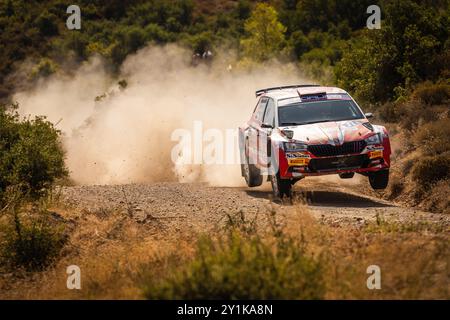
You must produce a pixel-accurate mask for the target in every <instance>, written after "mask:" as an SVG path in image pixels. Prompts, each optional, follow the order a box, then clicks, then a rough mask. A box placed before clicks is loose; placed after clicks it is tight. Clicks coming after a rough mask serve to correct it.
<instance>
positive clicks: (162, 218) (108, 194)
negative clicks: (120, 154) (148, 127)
mask: <svg viewBox="0 0 450 320" xmlns="http://www.w3.org/2000/svg"><path fill="white" fill-rule="evenodd" d="M364 188H366V186H365V181H361V182H348V181H344V182H343V181H340V180H333V179H327V180H322V179H314V178H312V179H309V180H308V179H305V180H303V181H300V182H299V183H297V185H296V186H295V193H294V194H295V199H296V200H295V201H294V203H292V202H291V201H284V202H283V203H281V202H279V201H278V202H277V201H272V200H273V199H272V195H271V191H270V190H271V189H270V184H268V183H265V184H263V186H261V187H259V188H244V187H238V188H227V187H210V186H208V185H207V184H200V183H196V184H180V183H154V184H129V185H107V186H76V187H65V188H64V189H63V190H62V198H63V199H64V202H65V203H66V204H68V205H69V206H70V207H74V208H76V209H78V210H80V212H83V211H84V212H90V213H95V214H100V215H107V214H109V213H111V212H117V211H120V212H124V213H126V214H128V215H129V216H130V217H132V218H133V219H136V220H137V221H138V222H141V223H148V224H149V226H154V232H155V235H157V234H158V235H161V236H164V234H165V233H166V232H169V233H170V232H191V231H206V230H211V229H214V228H216V227H219V226H220V225H221V223H223V222H224V221H225V220H226V219H227V214H233V213H236V212H240V211H242V212H244V213H245V214H247V215H254V214H257V213H258V212H262V211H267V209H270V208H276V209H283V208H285V207H286V208H287V207H292V206H297V205H299V203H304V204H306V205H307V207H308V208H309V211H310V213H312V214H313V216H315V217H317V218H318V219H321V220H323V221H325V222H326V223H330V224H332V225H339V224H349V223H350V224H355V225H364V224H365V223H366V222H368V221H370V220H374V219H376V217H377V215H378V216H380V217H383V218H384V219H385V220H394V221H399V222H425V223H439V225H440V226H441V227H442V226H444V227H447V226H449V225H450V217H449V216H448V215H444V214H436V213H427V212H423V211H420V210H417V209H413V208H405V207H401V206H399V205H397V204H395V203H392V202H388V201H384V200H381V199H379V198H377V197H373V196H369V195H367V192H361V190H363V189H364ZM161 226H164V228H160V227H161ZM162 230H164V231H163V232H162Z"/></svg>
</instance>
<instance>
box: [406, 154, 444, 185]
mask: <svg viewBox="0 0 450 320" xmlns="http://www.w3.org/2000/svg"><path fill="white" fill-rule="evenodd" d="M449 177H450V152H446V153H444V154H441V155H437V156H429V157H424V158H422V159H419V160H418V162H417V163H416V164H415V165H414V166H413V169H412V178H413V180H415V181H416V182H417V183H419V184H422V185H423V186H424V187H425V188H429V187H430V186H431V185H432V184H434V183H436V182H438V181H440V180H445V179H448V178H449Z"/></svg>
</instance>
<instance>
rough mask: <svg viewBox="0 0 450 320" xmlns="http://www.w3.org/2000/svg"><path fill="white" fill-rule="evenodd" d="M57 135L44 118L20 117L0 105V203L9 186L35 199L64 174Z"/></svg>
mask: <svg viewBox="0 0 450 320" xmlns="http://www.w3.org/2000/svg"><path fill="white" fill-rule="evenodd" d="M14 108H17V106H14ZM59 135H60V132H59V131H58V130H56V129H55V128H54V126H53V125H52V124H51V123H50V122H48V121H46V120H45V118H43V117H36V118H35V119H24V120H21V119H20V118H19V116H18V114H17V113H16V112H15V111H14V109H13V110H12V111H11V110H9V111H8V110H6V108H5V107H0V205H1V204H2V203H3V195H4V192H5V191H6V189H7V188H9V187H13V186H20V190H21V192H22V193H23V195H29V196H31V197H32V198H38V197H40V196H42V195H45V194H46V193H47V192H48V191H49V189H50V187H51V185H52V184H53V182H54V181H55V179H57V178H62V177H65V176H66V175H67V170H66V167H65V164H64V152H63V149H62V146H61V143H60V140H59Z"/></svg>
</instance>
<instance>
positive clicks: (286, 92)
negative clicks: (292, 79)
mask: <svg viewBox="0 0 450 320" xmlns="http://www.w3.org/2000/svg"><path fill="white" fill-rule="evenodd" d="M299 93H300V95H309V94H316V93H326V94H333V93H336V94H348V93H347V91H345V90H343V89H340V88H337V87H325V86H316V87H301V88H286V89H274V90H270V91H268V92H266V93H264V96H266V97H271V98H273V99H276V100H280V99H286V98H295V97H298V96H299Z"/></svg>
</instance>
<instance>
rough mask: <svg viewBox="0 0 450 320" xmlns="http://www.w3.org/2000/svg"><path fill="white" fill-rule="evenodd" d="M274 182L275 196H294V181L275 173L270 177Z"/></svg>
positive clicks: (272, 182) (271, 181)
mask: <svg viewBox="0 0 450 320" xmlns="http://www.w3.org/2000/svg"><path fill="white" fill-rule="evenodd" d="M270 183H271V184H272V190H273V195H274V197H275V198H280V199H281V198H283V197H284V196H286V197H288V198H290V197H291V196H292V183H291V181H290V180H286V179H281V178H280V175H279V174H278V173H277V174H274V175H272V176H271V177H270Z"/></svg>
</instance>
